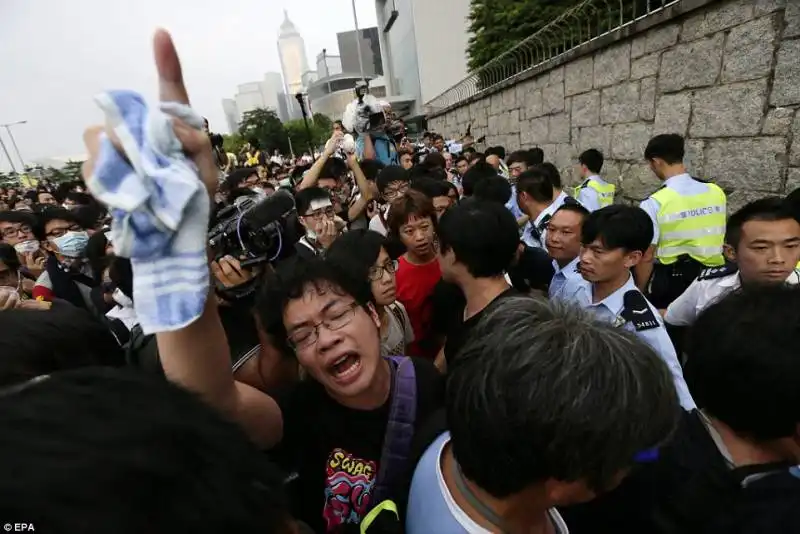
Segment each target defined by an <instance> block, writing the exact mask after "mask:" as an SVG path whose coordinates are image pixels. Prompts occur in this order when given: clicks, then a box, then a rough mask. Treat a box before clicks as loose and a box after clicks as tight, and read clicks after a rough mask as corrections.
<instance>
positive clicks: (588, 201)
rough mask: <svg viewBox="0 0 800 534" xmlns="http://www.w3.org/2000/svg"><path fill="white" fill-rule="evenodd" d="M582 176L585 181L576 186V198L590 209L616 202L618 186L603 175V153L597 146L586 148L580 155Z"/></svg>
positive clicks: (579, 163)
mask: <svg viewBox="0 0 800 534" xmlns="http://www.w3.org/2000/svg"><path fill="white" fill-rule="evenodd" d="M578 165H579V172H580V176H581V178H582V179H583V182H581V184H580V185H579V186H578V187H576V188H575V198H576V199H577V200H578V202H580V203H581V204H583V206H584V207H585V208H586V209H587V210H589V211H594V210H599V209H600V208H605V207H606V206H610V205H611V204H613V203H614V194H615V193H616V191H617V186H615V185H614V184H610V183H608V182H606V181H605V180H604V179H603V178H602V177H601V176H600V171H601V170H603V153H602V152H600V151H599V150H597V149H596V148H590V149H589V150H585V151H583V152H582V153H581V155H580V156H578Z"/></svg>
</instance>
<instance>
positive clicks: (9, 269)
mask: <svg viewBox="0 0 800 534" xmlns="http://www.w3.org/2000/svg"><path fill="white" fill-rule="evenodd" d="M34 280H35V278H34V277H32V276H30V275H29V274H28V273H26V272H25V270H24V269H23V267H22V264H21V263H20V261H19V255H17V251H16V250H14V247H12V246H11V245H9V244H7V243H0V288H9V289H11V290H13V291H15V292H16V293H17V296H18V298H19V301H23V300H26V299H29V298H31V296H32V295H31V292H32V291H33V284H34Z"/></svg>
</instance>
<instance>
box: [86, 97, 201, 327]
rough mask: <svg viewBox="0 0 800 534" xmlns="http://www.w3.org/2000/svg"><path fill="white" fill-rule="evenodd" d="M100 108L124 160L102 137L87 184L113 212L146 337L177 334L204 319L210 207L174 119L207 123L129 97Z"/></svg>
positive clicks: (178, 109)
mask: <svg viewBox="0 0 800 534" xmlns="http://www.w3.org/2000/svg"><path fill="white" fill-rule="evenodd" d="M95 101H96V102H97V104H98V105H99V106H100V108H101V109H102V110H103V112H104V113H105V116H106V124H107V125H108V126H109V127H110V128H111V129H112V130H113V131H114V133H115V134H116V135H117V137H118V138H119V140H120V142H121V144H122V152H124V154H121V153H120V152H118V151H117V150H116V149H115V148H114V146H113V145H112V143H111V141H110V140H109V139H108V138H107V137H106V136H103V138H102V139H101V147H100V153H99V156H98V158H97V162H96V165H95V168H94V174H93V175H92V177H91V178H90V179H89V181H88V184H87V185H88V187H89V190H90V191H91V192H92V194H93V195H94V196H95V197H96V198H97V199H98V200H99V201H101V202H103V203H104V204H106V205H107V206H108V207H109V210H110V212H111V216H112V219H113V222H112V225H111V240H112V241H113V243H114V251H115V253H116V254H117V255H119V256H122V257H125V258H130V259H131V266H132V268H133V302H134V307H135V309H136V315H137V317H138V318H139V322H140V324H141V327H142V330H143V331H144V333H145V334H150V333H155V332H164V331H171V330H177V329H180V328H182V327H184V326H186V325H188V324H190V323H191V322H193V321H194V320H196V319H197V318H198V317H200V314H201V313H202V311H203V307H204V306H205V302H206V298H207V297H208V290H209V270H208V259H207V256H206V233H207V230H208V218H209V213H210V201H209V198H208V194H207V193H206V188H205V186H204V185H203V183H202V182H201V180H200V179H199V178H198V173H197V168H196V166H195V165H194V163H193V162H192V161H190V160H189V159H187V158H186V156H184V154H183V150H182V146H181V143H180V141H178V138H177V137H176V136H175V133H174V131H173V130H172V120H171V116H175V117H179V118H180V119H182V120H183V121H185V122H186V123H187V124H189V125H190V126H192V127H195V128H197V129H200V128H201V127H202V125H203V119H202V117H200V116H199V115H197V114H196V113H195V112H194V111H192V109H191V108H189V107H188V106H185V105H183V104H177V103H171V102H170V103H162V104H161V105H160V109H152V108H149V107H148V106H147V104H146V103H145V101H144V99H143V98H142V97H141V95H139V94H138V93H134V92H131V91H111V92H107V93H102V94H100V95H98V96H97V97H95Z"/></svg>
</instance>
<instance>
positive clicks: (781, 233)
mask: <svg viewBox="0 0 800 534" xmlns="http://www.w3.org/2000/svg"><path fill="white" fill-rule="evenodd" d="M724 249H725V256H726V258H727V259H728V260H730V261H731V262H734V263H735V265H734V264H728V265H726V266H723V267H715V268H709V269H706V270H705V271H703V272H702V273H701V274H700V276H699V277H698V278H697V280H695V281H694V282H693V283H692V285H690V286H689V287H688V288H687V289H686V291H685V292H684V293H683V294H682V295H681V296H680V297H678V298H677V299H676V300H675V301H674V302H673V303H672V304H670V305H669V307H668V308H667V311H666V313H665V315H664V319H665V321H666V322H667V323H668V324H670V325H674V326H689V325H691V324H693V323H694V322H695V320H696V319H697V317H698V316H699V315H700V313H701V312H702V311H703V310H704V309H706V308H707V307H708V306H710V305H711V304H713V303H714V302H716V301H717V300H719V299H721V298H722V297H724V296H725V295H726V294H728V293H730V292H731V291H734V290H736V289H737V288H739V286H740V285H742V284H744V285H748V284H780V283H788V284H797V283H798V282H800V271H798V269H796V265H797V263H798V261H800V222H798V221H797V219H795V218H794V215H793V213H792V211H791V209H790V207H789V206H788V204H787V203H786V202H785V201H784V200H783V199H781V198H778V197H770V198H763V199H760V200H756V201H755V202H751V203H750V204H747V205H746V206H744V207H743V208H742V209H740V210H739V211H737V212H736V213H734V214H733V215H732V216H731V218H730V219H729V220H728V224H727V227H726V231H725V247H724Z"/></svg>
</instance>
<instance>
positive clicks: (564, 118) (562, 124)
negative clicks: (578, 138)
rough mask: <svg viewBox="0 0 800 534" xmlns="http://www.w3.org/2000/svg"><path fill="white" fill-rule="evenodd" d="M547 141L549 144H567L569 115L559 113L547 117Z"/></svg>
mask: <svg viewBox="0 0 800 534" xmlns="http://www.w3.org/2000/svg"><path fill="white" fill-rule="evenodd" d="M547 132H548V133H547V141H548V142H549V143H569V142H570V125H569V113H559V114H557V115H550V116H549V117H548V128H547Z"/></svg>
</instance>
